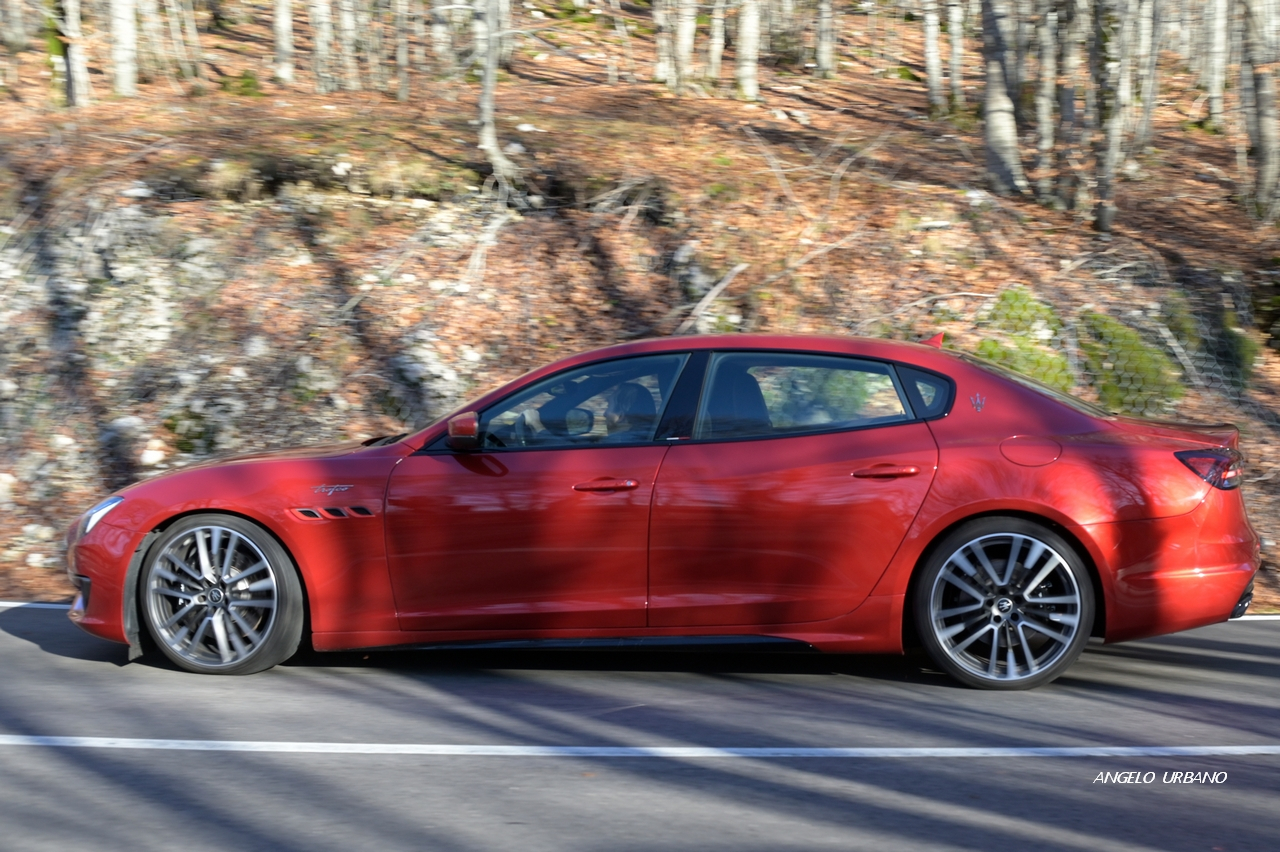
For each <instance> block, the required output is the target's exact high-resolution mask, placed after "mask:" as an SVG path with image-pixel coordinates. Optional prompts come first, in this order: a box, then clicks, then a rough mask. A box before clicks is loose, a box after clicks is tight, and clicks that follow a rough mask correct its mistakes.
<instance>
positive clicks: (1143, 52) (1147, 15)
mask: <svg viewBox="0 0 1280 852" xmlns="http://www.w3.org/2000/svg"><path fill="white" fill-rule="evenodd" d="M1163 7H1164V3H1163V2H1161V0H1139V12H1138V96H1139V97H1140V98H1141V99H1142V115H1141V117H1140V118H1139V119H1138V125H1137V127H1136V128H1135V129H1134V133H1133V147H1134V148H1135V149H1139V150H1140V149H1142V148H1144V147H1146V144H1147V142H1148V141H1150V139H1151V117H1152V113H1153V112H1154V111H1155V106H1156V98H1157V97H1159V70H1160V62H1159V60H1160V48H1161V42H1162V40H1163V36H1164V30H1165V27H1164V15H1163V14H1162V12H1161V10H1162V9H1163Z"/></svg>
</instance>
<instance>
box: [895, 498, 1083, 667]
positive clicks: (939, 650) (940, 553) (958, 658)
mask: <svg viewBox="0 0 1280 852" xmlns="http://www.w3.org/2000/svg"><path fill="white" fill-rule="evenodd" d="M912 605H913V608H914V614H915V619H916V627H917V630H918V631H919V633H920V641H921V642H922V643H923V644H924V647H925V650H926V651H927V652H928V653H929V656H930V657H931V658H932V659H933V661H934V663H936V664H937V665H938V666H939V667H940V668H942V669H943V670H944V671H946V672H947V674H949V675H951V676H952V677H953V678H955V679H956V680H958V681H960V682H961V683H963V684H965V685H967V686H972V687H977V688H979V689H1006V690H1012V689H1031V688H1034V687H1037V686H1041V685H1043V684H1046V683H1048V682H1050V681H1051V680H1053V679H1054V678H1056V677H1058V676H1059V675H1061V674H1062V673H1063V672H1064V671H1066V670H1067V669H1068V668H1070V666H1071V664H1072V663H1074V662H1075V661H1076V658H1077V657H1079V656H1080V652H1081V651H1083V650H1084V646H1085V643H1087V642H1088V641H1089V634H1090V633H1091V632H1092V630H1093V615H1094V600H1093V583H1092V582H1091V580H1090V577H1089V572H1088V569H1087V568H1085V566H1084V563H1083V562H1082V561H1081V559H1080V556H1079V554H1077V553H1076V551H1075V549H1074V548H1073V547H1072V546H1071V545H1070V544H1068V543H1067V542H1066V540H1065V539H1063V538H1062V537H1061V536H1059V535H1058V534H1056V533H1054V532H1053V531H1052V530H1050V529H1048V528H1046V527H1044V526H1042V525H1040V524H1037V523H1034V522H1032V521H1027V520H1023V519H1021V518H999V517H992V518H979V519H977V520H974V521H970V522H969V523H966V524H964V525H963V526H961V527H959V528H958V529H956V530H954V531H953V532H951V533H950V534H949V535H948V536H947V537H946V538H944V539H943V540H942V541H940V542H939V543H938V546H937V547H936V548H934V550H933V553H932V555H931V556H930V557H929V558H928V560H927V561H926V562H925V563H924V565H923V566H922V567H921V571H920V575H919V577H918V578H917V582H916V586H915V591H914V596H913V600H912Z"/></svg>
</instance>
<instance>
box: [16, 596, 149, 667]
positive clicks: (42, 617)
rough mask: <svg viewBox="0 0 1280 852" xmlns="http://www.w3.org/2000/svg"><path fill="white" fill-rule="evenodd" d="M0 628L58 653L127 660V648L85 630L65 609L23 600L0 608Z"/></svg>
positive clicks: (124, 662)
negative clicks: (68, 615)
mask: <svg viewBox="0 0 1280 852" xmlns="http://www.w3.org/2000/svg"><path fill="white" fill-rule="evenodd" d="M0 632H3V633H6V634H8V635H10V636H13V637H14V638H16V639H20V640H22V641H24V642H30V643H31V644H33V645H35V646H36V647H38V648H39V649H40V650H42V651H44V652H45V653H48V654H53V655H55V656H58V657H67V658H70V659H76V660H84V661H85V662H92V663H111V664H112V665H116V666H125V665H128V663H129V649H128V648H127V647H126V646H124V645H119V644H116V643H114V642H104V641H103V640H101V639H98V638H97V637H95V636H91V635H89V634H88V633H85V632H84V631H83V630H81V629H79V628H78V627H76V626H75V625H74V624H72V623H71V621H70V620H69V619H68V618H67V613H66V610H63V609H50V608H48V607H47V606H39V605H34V604H24V605H20V606H13V607H8V608H6V609H0Z"/></svg>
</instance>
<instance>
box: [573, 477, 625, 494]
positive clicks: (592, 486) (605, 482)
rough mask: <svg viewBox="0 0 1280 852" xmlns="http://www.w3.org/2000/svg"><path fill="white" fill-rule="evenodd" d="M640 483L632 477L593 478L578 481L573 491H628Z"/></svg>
mask: <svg viewBox="0 0 1280 852" xmlns="http://www.w3.org/2000/svg"><path fill="white" fill-rule="evenodd" d="M639 486H640V483H639V482H637V481H636V480H634V479H593V480H591V481H590V482H579V483H578V484H577V485H575V486H573V490H574V491H630V490H631V489H633V488H638V487H639Z"/></svg>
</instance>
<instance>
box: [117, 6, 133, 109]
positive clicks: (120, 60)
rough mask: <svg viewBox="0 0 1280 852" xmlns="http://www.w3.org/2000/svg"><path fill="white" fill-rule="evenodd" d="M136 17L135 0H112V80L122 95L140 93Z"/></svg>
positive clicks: (130, 95)
mask: <svg viewBox="0 0 1280 852" xmlns="http://www.w3.org/2000/svg"><path fill="white" fill-rule="evenodd" d="M137 17H138V9H137V5H136V0H111V82H112V88H113V89H114V91H115V93H116V94H117V95H120V96H121V97H123V98H132V97H136V96H137V94H138V21H137Z"/></svg>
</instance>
